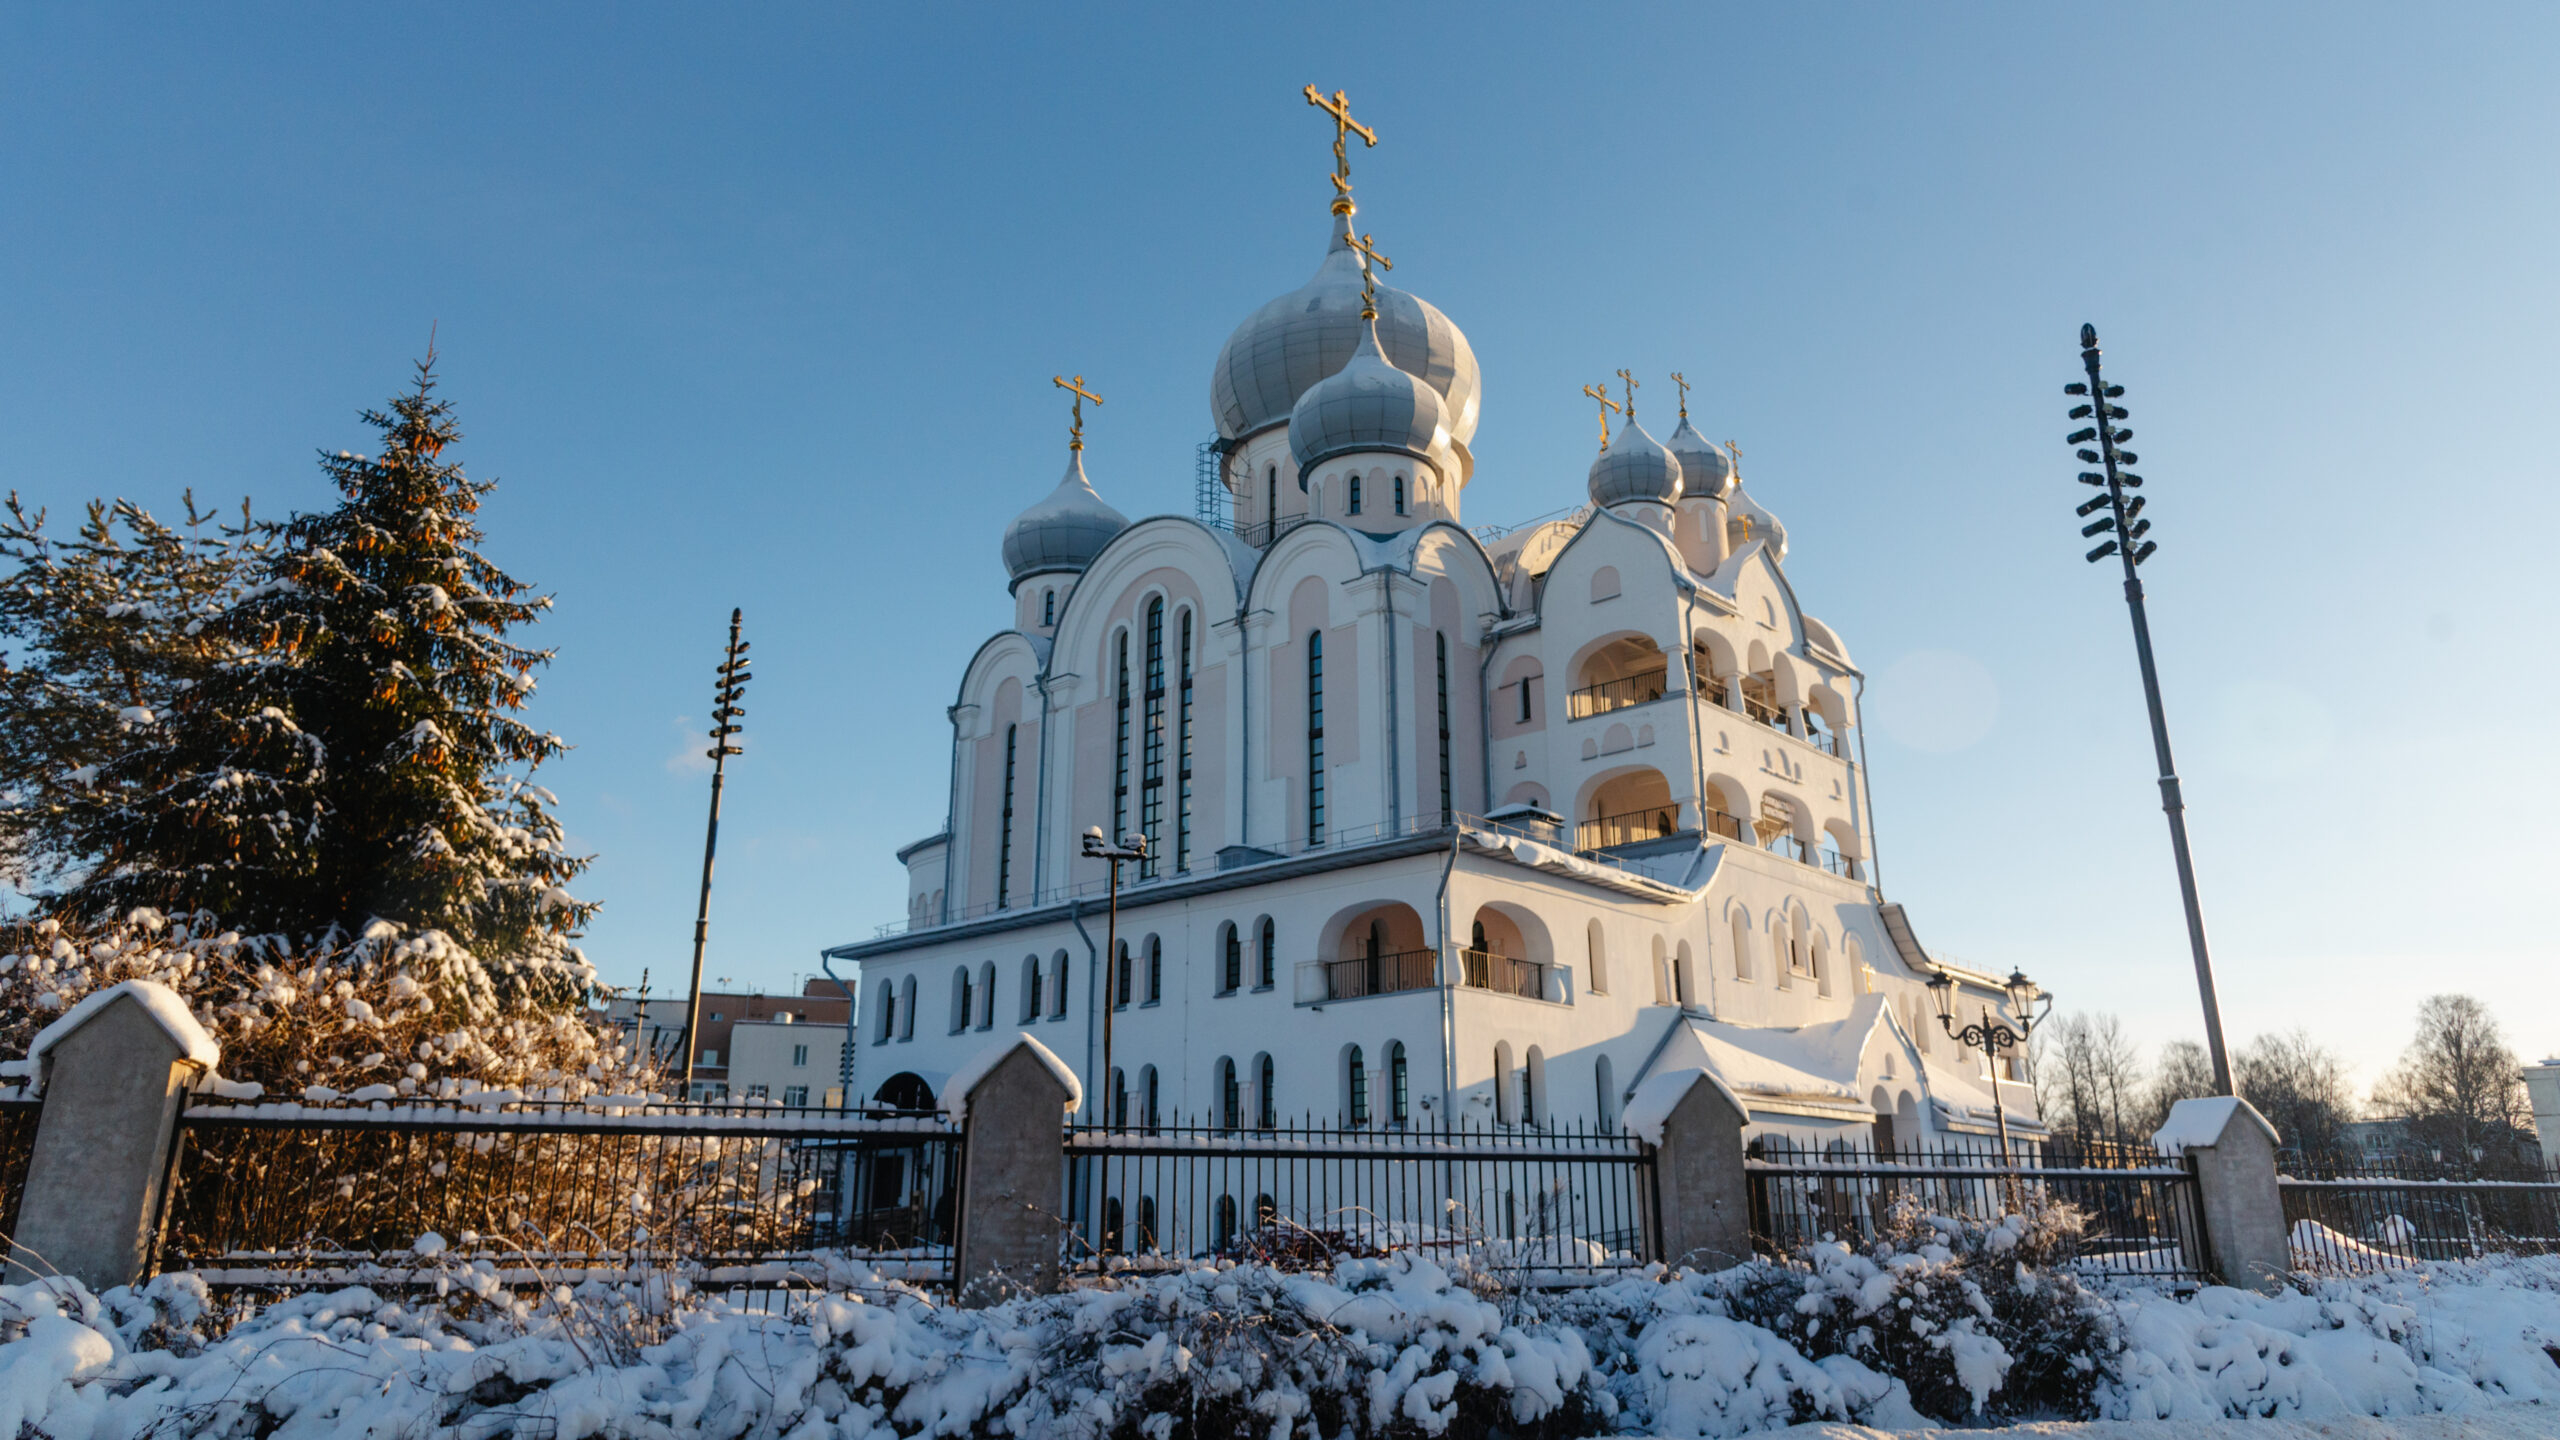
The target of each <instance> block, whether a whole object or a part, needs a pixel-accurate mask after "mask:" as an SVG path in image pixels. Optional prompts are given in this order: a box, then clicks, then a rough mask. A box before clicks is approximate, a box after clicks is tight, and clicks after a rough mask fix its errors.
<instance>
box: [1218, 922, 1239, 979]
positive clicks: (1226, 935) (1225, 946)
mask: <svg viewBox="0 0 2560 1440" xmlns="http://www.w3.org/2000/svg"><path fill="white" fill-rule="evenodd" d="M1218 951H1219V968H1218V993H1219V994H1221V995H1233V994H1234V993H1236V992H1237V991H1238V990H1241V989H1243V988H1244V936H1242V935H1240V934H1238V933H1237V931H1236V927H1235V926H1234V925H1232V924H1228V925H1221V926H1219V927H1218Z"/></svg>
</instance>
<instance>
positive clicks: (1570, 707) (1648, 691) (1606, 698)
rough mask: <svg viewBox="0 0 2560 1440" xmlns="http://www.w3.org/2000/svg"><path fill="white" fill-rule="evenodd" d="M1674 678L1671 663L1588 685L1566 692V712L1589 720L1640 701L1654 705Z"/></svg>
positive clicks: (1626, 707)
mask: <svg viewBox="0 0 2560 1440" xmlns="http://www.w3.org/2000/svg"><path fill="white" fill-rule="evenodd" d="M1670 679H1671V671H1670V669H1669V667H1667V666H1666V667H1665V668H1663V669H1660V670H1649V671H1646V672H1645V673H1643V674H1641V675H1627V676H1622V677H1620V678H1618V679H1616V680H1603V681H1601V682H1600V683H1598V684H1596V685H1585V686H1583V687H1582V688H1581V689H1579V690H1568V691H1566V692H1565V714H1566V717H1567V718H1569V719H1573V720H1588V719H1590V718H1591V717H1592V716H1594V715H1606V714H1608V713H1609V712H1610V711H1612V710H1625V709H1628V708H1630V707H1632V706H1636V705H1650V704H1652V703H1653V702H1654V701H1656V700H1659V699H1661V698H1662V696H1663V693H1664V690H1665V688H1666V687H1667V686H1668V684H1669V682H1670Z"/></svg>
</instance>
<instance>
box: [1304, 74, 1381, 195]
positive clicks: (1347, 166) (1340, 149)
mask: <svg viewBox="0 0 2560 1440" xmlns="http://www.w3.org/2000/svg"><path fill="white" fill-rule="evenodd" d="M1307 103H1308V104H1310V105H1313V106H1314V107H1316V108H1317V109H1319V110H1321V111H1323V112H1324V113H1326V114H1327V115H1330V116H1332V117H1333V213H1334V214H1336V215H1348V214H1350V213H1351V212H1352V211H1354V210H1356V209H1358V208H1359V207H1358V206H1356V205H1353V204H1352V203H1351V148H1350V147H1351V137H1352V136H1354V135H1357V136H1359V137H1360V138H1361V139H1362V140H1363V141H1365V142H1367V143H1368V144H1369V145H1370V147H1371V148H1375V147H1376V146H1377V143H1378V132H1377V131H1375V130H1372V129H1370V128H1369V127H1368V126H1366V125H1363V124H1361V123H1360V122H1359V121H1357V120H1354V119H1352V118H1351V97H1350V96H1349V95H1347V94H1345V93H1344V92H1342V91H1340V90H1336V91H1334V92H1333V96H1332V98H1330V99H1327V98H1326V97H1325V95H1324V92H1322V91H1320V90H1318V89H1316V87H1314V86H1313V85H1310V86H1308V87H1307Z"/></svg>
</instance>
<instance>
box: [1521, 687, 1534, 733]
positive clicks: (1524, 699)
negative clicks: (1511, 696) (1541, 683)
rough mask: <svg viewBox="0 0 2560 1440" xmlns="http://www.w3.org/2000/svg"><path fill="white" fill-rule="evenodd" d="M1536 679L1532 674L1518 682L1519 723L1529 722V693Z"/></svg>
mask: <svg viewBox="0 0 2560 1440" xmlns="http://www.w3.org/2000/svg"><path fill="white" fill-rule="evenodd" d="M1536 680H1537V677H1536V676H1534V675H1533V676H1530V677H1529V678H1528V679H1526V680H1523V681H1521V682H1520V723H1521V724H1523V725H1526V724H1528V723H1529V693H1530V691H1531V690H1532V689H1534V688H1535V685H1536Z"/></svg>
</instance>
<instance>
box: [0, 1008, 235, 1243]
mask: <svg viewBox="0 0 2560 1440" xmlns="http://www.w3.org/2000/svg"><path fill="white" fill-rule="evenodd" d="M220 1055H221V1052H220V1050H219V1049H218V1048H216V1047H215V1045H214V1043H213V1040H212V1038H211V1037H210V1036H208V1035H206V1034H205V1032H204V1029H203V1027H201V1026H199V1025H198V1024H196V1022H195V1018H194V1017H193V1016H191V1015H189V1014H188V1013H187V1007H186V1004H185V1002H183V1001H181V1000H180V999H179V998H178V996H177V994H176V993H175V992H174V991H171V990H170V989H168V988H167V987H166V986H162V985H157V984H154V983H152V982H150V981H147V980H129V981H126V982H125V983H124V984H122V985H118V986H115V987H113V988H112V989H108V990H102V991H100V992H98V993H97V994H95V995H92V996H90V997H89V998H88V999H86V1000H83V1001H81V1002H80V1003H79V1004H78V1005H76V1006H73V1007H72V1009H71V1010H70V1011H69V1012H68V1013H67V1014H65V1015H64V1016H63V1017H62V1018H61V1019H59V1020H57V1021H55V1022H54V1023H53V1024H51V1025H49V1026H46V1027H45V1029H44V1032H43V1033H42V1034H40V1035H38V1036H37V1037H36V1039H35V1043H34V1044H33V1045H32V1046H30V1047H29V1049H28V1052H27V1058H28V1059H29V1060H31V1061H33V1062H35V1063H36V1064H37V1065H38V1067H39V1069H38V1072H37V1073H38V1075H39V1077H40V1079H41V1081H42V1083H43V1085H44V1110H43V1113H42V1115H41V1117H40V1118H39V1119H38V1120H37V1122H36V1141H35V1150H34V1154H33V1155H32V1157H31V1158H30V1159H29V1161H28V1164H27V1183H26V1188H25V1190H24V1191H23V1192H22V1195H21V1198H20V1199H19V1202H18V1227H17V1231H16V1233H15V1234H14V1235H13V1236H11V1240H12V1245H11V1250H10V1256H9V1266H8V1276H7V1279H8V1282H9V1283H11V1284H23V1283H25V1282H26V1281H28V1280H32V1279H35V1278H38V1277H40V1276H44V1275H52V1274H62V1275H69V1276H72V1277H74V1278H76V1279H77V1280H79V1281H80V1283H81V1284H83V1285H86V1286H88V1287H89V1288H90V1289H91V1290H93V1291H96V1290H107V1289H111V1288H113V1287H115V1286H118V1285H131V1284H135V1283H137V1282H139V1281H140V1280H141V1279H142V1277H143V1270H144V1268H145V1267H146V1266H148V1265H149V1264H150V1263H151V1252H152V1247H153V1245H154V1243H155V1242H156V1241H157V1240H158V1238H159V1230H160V1210H161V1204H162V1201H163V1199H164V1198H165V1197H164V1196H163V1194H162V1186H163V1185H164V1184H165V1183H166V1181H167V1179H168V1175H169V1147H170V1144H171V1142H172V1141H173V1140H175V1138H176V1135H177V1126H178V1107H179V1105H180V1104H181V1103H182V1102H183V1101H184V1099H185V1097H186V1092H187V1087H188V1086H189V1085H190V1084H191V1083H193V1081H194V1078H195V1077H196V1076H197V1075H198V1074H200V1073H202V1072H204V1071H207V1070H210V1069H211V1068H212V1067H213V1066H214V1064H215V1063H216V1061H217V1060H219V1058H220Z"/></svg>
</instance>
